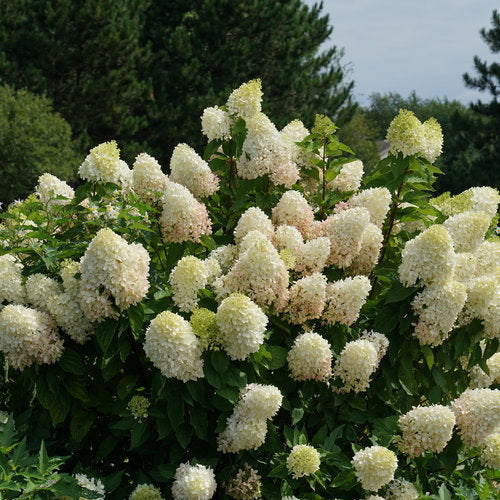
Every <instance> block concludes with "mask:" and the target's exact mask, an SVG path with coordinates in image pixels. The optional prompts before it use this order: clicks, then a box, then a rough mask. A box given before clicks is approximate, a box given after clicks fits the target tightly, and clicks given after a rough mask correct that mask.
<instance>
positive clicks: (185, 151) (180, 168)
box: [170, 144, 219, 199]
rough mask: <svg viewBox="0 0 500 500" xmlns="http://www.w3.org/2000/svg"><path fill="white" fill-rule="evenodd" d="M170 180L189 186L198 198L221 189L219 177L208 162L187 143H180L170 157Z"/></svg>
mask: <svg viewBox="0 0 500 500" xmlns="http://www.w3.org/2000/svg"><path fill="white" fill-rule="evenodd" d="M170 180H171V181H172V182H177V183H178V184H182V185H183V186H185V187H187V188H188V189H189V191H190V192H191V193H192V194H193V196H195V197H196V198H198V199H199V198H205V197H207V196H210V195H212V194H214V193H215V192H216V191H217V190H218V189H219V178H218V177H217V176H216V175H215V174H214V173H213V172H212V171H211V170H210V167H209V166H208V163H207V162H206V161H205V160H204V159H203V158H201V156H200V155H199V154H198V153H197V152H196V151H195V150H194V149H193V148H192V147H191V146H188V145H187V144H178V145H177V146H176V147H175V149H174V152H173V153H172V158H171V159H170Z"/></svg>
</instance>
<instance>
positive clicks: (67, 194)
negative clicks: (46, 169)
mask: <svg viewBox="0 0 500 500" xmlns="http://www.w3.org/2000/svg"><path fill="white" fill-rule="evenodd" d="M35 194H36V195H37V196H38V199H39V200H40V201H41V202H42V203H43V204H44V205H46V206H47V208H48V209H49V210H51V209H52V208H53V207H54V206H55V205H66V204H67V203H69V202H70V200H72V199H73V198H74V197H75V192H74V191H73V188H72V187H71V186H70V185H68V184H67V183H66V182H64V181H62V180H61V179H58V178H57V177H56V176H55V175H52V174H47V173H45V174H42V175H41V176H40V177H39V178H38V184H37V186H36V188H35ZM59 196H64V198H66V199H62V198H61V199H57V198H58V197H59Z"/></svg>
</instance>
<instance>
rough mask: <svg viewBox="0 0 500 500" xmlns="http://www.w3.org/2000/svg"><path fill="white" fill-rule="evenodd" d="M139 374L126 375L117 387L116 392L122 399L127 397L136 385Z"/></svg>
mask: <svg viewBox="0 0 500 500" xmlns="http://www.w3.org/2000/svg"><path fill="white" fill-rule="evenodd" d="M137 379H138V375H132V374H130V375H125V376H124V377H123V378H122V379H121V380H120V382H118V385H117V387H116V393H117V394H118V397H119V398H120V399H122V400H123V399H125V398H126V397H127V396H128V395H129V394H130V393H131V392H132V390H133V388H134V387H135V384H136V382H137Z"/></svg>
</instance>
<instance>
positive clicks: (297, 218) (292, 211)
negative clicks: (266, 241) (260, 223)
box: [272, 191, 314, 236]
mask: <svg viewBox="0 0 500 500" xmlns="http://www.w3.org/2000/svg"><path fill="white" fill-rule="evenodd" d="M272 219H273V222H274V225H275V226H282V225H287V226H294V227H296V228H297V229H298V230H299V231H300V232H301V234H302V235H303V236H305V235H306V234H307V233H308V232H309V230H310V227H311V226H312V224H313V222H314V213H313V211H312V208H311V206H310V205H309V203H308V202H307V200H306V199H305V198H304V197H303V196H302V194H301V193H299V192H298V191H287V192H286V193H284V194H283V196H282V197H281V199H280V201H279V202H278V203H277V204H276V206H275V207H274V208H273V214H272Z"/></svg>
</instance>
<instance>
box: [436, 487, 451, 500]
mask: <svg viewBox="0 0 500 500" xmlns="http://www.w3.org/2000/svg"><path fill="white" fill-rule="evenodd" d="M438 493H439V500H451V499H452V496H451V493H450V490H449V489H448V488H447V487H446V485H445V484H444V483H443V484H442V485H441V486H440V487H439V491H438Z"/></svg>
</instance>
